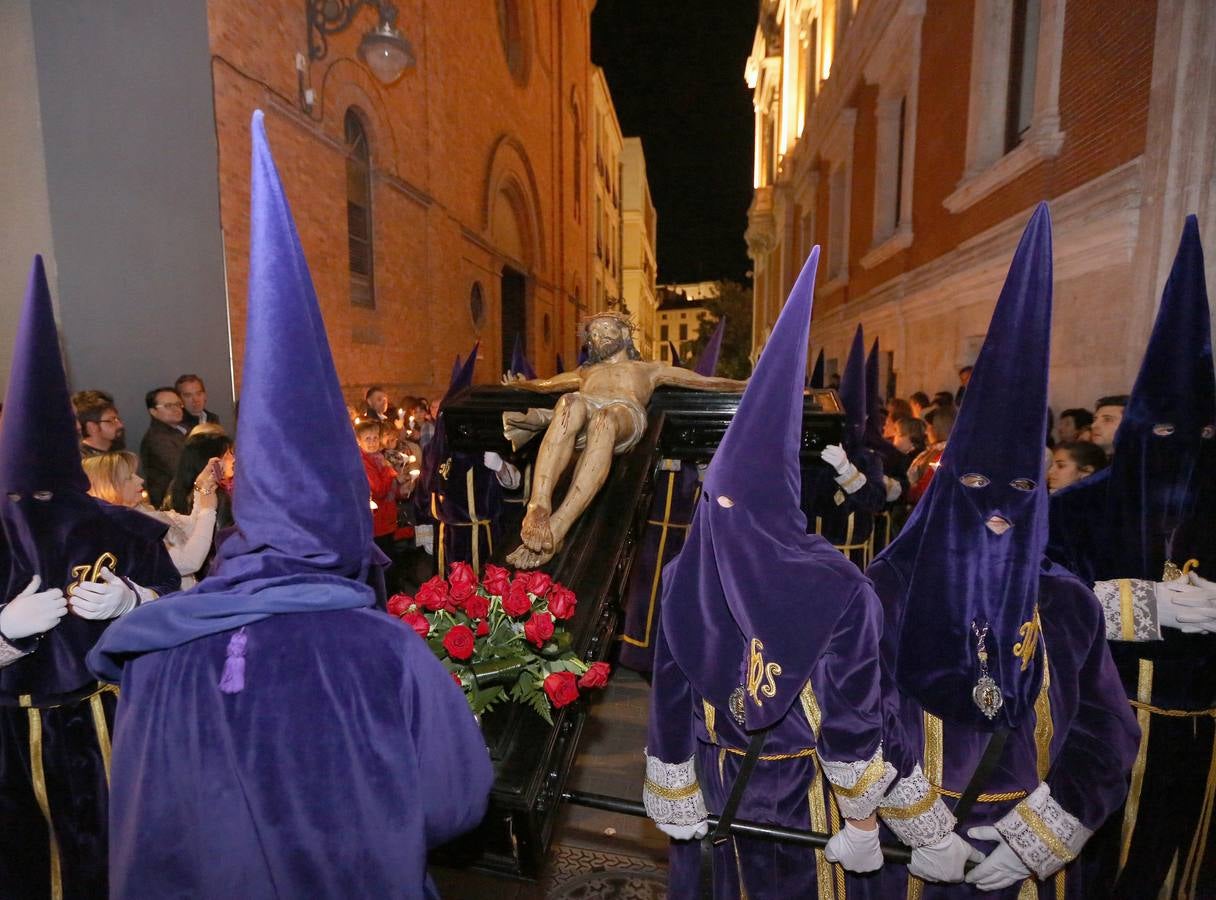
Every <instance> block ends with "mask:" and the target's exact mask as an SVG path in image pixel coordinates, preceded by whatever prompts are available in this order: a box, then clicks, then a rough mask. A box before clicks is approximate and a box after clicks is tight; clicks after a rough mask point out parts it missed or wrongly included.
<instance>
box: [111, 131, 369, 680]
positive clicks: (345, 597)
mask: <svg viewBox="0 0 1216 900" xmlns="http://www.w3.org/2000/svg"><path fill="white" fill-rule="evenodd" d="M251 131H252V139H253V160H252V169H251V172H252V185H251V192H250V242H249V294H248V310H249V312H248V318H247V324H246V331H245V357H244V369H243V373H242V390H241V418H240V421H239V424H238V425H237V435H236V451H237V467H236V483H235V486H234V488H233V514H234V517H235V519H236V531H235V532H234V533H233V534H232V535H231V536H230V537H228V538H227V539H226V540H225V541H224V542H223V543H222V544H221V545H220V547H219V551H218V553H217V555H216V561H215V564H214V566H213V567H212V569H211V574H209V575H208V576H207V577H206V578H205V579H203V580H202V581H201V582H199V584H197V585H196V586H195V587H194V588H192V589H191V590H189V591H186V592H184V593H183V594H181V595H178V596H176V597H175V598H174V599H173V600H172V602H159V603H153V604H149V605H147V606H143V607H140V608H139V609H137V610H135V611H134V612H132V613H130V614H129V615H127V616H125V617H124V618H123V619H121V620H120V621H119V622H117V623H116V624H115V625H114V626H112V627H111V628H110V629H109V630H108V631H107V632H106V634H105V636H104V638H103V640H102V641H100V642H99V643H98V645H97V646H96V647H95V648H94V650H93V652H92V653H91V654H90V655H89V665H90V667H91V668H92V669H93V670H94V671H95V672H97V673H98V674H99V675H100V676H101V677H104V678H110V679H114V678H116V677H117V675H118V674H119V670H120V669H121V666H122V661H123V659H125V658H126V657H129V656H132V655H137V654H139V653H145V652H149V651H152V650H160V649H165V648H167V647H174V646H178V645H180V644H182V643H185V642H187V641H189V640H194V639H195V638H198V637H202V636H204V635H206V634H215V633H218V632H221V631H228V630H231V629H234V628H239V627H240V626H242V625H245V624H248V623H250V622H255V621H258V620H260V619H264V618H267V617H269V616H271V615H276V614H279V613H290V612H314V611H320V610H329V609H351V608H356V607H364V606H371V605H372V604H373V602H374V599H375V598H374V595H373V591H372V588H371V587H370V586H368V585H367V584H366V583H364V579H366V578H367V577H368V574H369V572H370V569H371V565H372V562H373V559H376V558H378V557H375V556H374V547H375V545H374V544H373V543H372V529H371V516H370V514H369V510H368V500H367V497H368V494H367V476H366V474H365V472H364V469H363V463H362V461H361V459H360V456H359V448H358V445H357V444H356V443H355V439H354V434H353V433H352V431H351V427H350V422H349V420H348V419H347V416H346V407H345V403H344V401H343V397H342V391H341V389H340V387H339V383H338V375H337V371H336V370H335V368H334V362H333V357H332V355H331V354H330V349H329V342H328V339H327V338H326V334H325V324H324V322H323V321H322V319H321V310H320V306H319V305H318V303H317V296H316V292H315V291H314V289H313V285H312V278H311V277H310V275H309V272H308V264H307V262H306V260H305V259H304V252H303V249H302V248H301V246H300V239H299V235H298V234H297V233H296V228H295V223H294V221H293V220H292V215H291V209H290V207H289V206H288V203H287V196H286V194H285V192H284V190H283V185H282V184H281V183H280V181H279V175H278V171H277V170H276V168H275V164H274V159H273V157H272V156H271V153H270V146H269V143H268V142H267V139H266V131H265V124H264V122H263V116H262V112H261V110H257V111H255V112H254V114H253V121H252V124H251ZM284 405H286V406H287V407H289V408H297V409H299V408H308V409H309V410H310V411H311V412H310V417H309V426H308V428H307V429H304V430H303V431H301V430H300V429H299V428H298V427H297V426H296V423H294V422H293V421H292V420H291V419H290V418H287V417H284V416H283V415H282V410H283V408H284ZM250 652H255V651H254V648H252V647H251V648H250Z"/></svg>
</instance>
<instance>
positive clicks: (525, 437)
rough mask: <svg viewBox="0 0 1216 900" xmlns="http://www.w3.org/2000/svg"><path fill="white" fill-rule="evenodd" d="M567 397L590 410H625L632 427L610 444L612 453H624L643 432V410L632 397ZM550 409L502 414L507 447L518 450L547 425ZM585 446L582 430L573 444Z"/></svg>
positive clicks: (644, 415)
mask: <svg viewBox="0 0 1216 900" xmlns="http://www.w3.org/2000/svg"><path fill="white" fill-rule="evenodd" d="M568 396H574V397H578V398H579V399H580V400H582V401H583V402H584V403H586V404H587V406H588V407H589V408H590V409H592V410H600V409H610V408H611V407H613V406H620V407H624V409H625V411H626V412H628V413H629V420H630V424H631V425H632V426H633V427H632V428H631V429H630V430H629V431H628V432H626V433H625V434H622V435H620V436H619V437H618V439H617V442H616V444H614V445H613V447H612V453H613V455H614V456H620V455H621V454H622V453H627V452H629V451H630V450H632V449H633V448H634V447H635V446H636V445H637V442H638V441H640V440H641V439H642V435H644V434H645V433H646V410H645V409H643V408H642V406H641V405H640V404H639V403H637V401H635V400H630V399H628V398H625V397H595V396H592V395H588V394H583V393H575V394H571V395H568ZM553 416H554V411H553V410H551V409H536V408H533V409H529V410H527V412H523V413H521V412H518V411H515V410H512V411H509V412H505V413H503V414H502V426H503V436H504V437H506V439H507V440H508V441H510V442H511V448H512V449H513V450H518V449H519V448H520V447H522V446H523V445H524V444H526V443H528V441H530V440H532V438H534V437H536V435H537V434H538V433H540V432H541V431H544V430H545V429H546V428H548V427H549V423H550V422H552V421H553ZM586 445H587V432H586V429H584V430H583V431H581V432H580V433H579V436H578V438H577V440H575V442H574V446H575V447H577V448H578V449H579V450H582V449H583V448H584V447H585V446H586Z"/></svg>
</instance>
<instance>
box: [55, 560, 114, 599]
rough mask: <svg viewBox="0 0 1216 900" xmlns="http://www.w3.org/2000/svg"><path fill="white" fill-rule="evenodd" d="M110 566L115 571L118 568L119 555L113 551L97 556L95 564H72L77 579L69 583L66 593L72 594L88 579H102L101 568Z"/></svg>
mask: <svg viewBox="0 0 1216 900" xmlns="http://www.w3.org/2000/svg"><path fill="white" fill-rule="evenodd" d="M106 568H108V569H109V570H110V571H111V572H113V571H114V570H115V569H116V568H118V557H117V556H115V555H114V554H113V553H109V552H106V553H103V554H101V556H99V557H97V562H95V563H93V565H91V566H89V565H84V566H72V574H73V575H75V576H76V580H75V581H73V582H72V583H71V584H69V585H68V589H67V591H66V593H68V594H70V593H72V591H73V590H75V589H76V588H78V587H80V586H81V585H82V584H84V583H85V582H86V581H101V570H102V569H106Z"/></svg>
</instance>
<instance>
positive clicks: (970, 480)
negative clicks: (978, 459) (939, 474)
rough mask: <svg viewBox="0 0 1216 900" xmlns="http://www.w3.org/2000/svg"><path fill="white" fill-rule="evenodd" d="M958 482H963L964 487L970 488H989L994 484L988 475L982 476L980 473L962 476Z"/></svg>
mask: <svg viewBox="0 0 1216 900" xmlns="http://www.w3.org/2000/svg"><path fill="white" fill-rule="evenodd" d="M958 480H959V481H960V482H962V484H963V486H964V487H969V488H982V487H988V485H989V484H991V483H992V482H991V481H990V480H989V479H988V476H987V475H981V474H979V473H978V472H969V473H968V474H966V475H962V476H960V477H959V479H958Z"/></svg>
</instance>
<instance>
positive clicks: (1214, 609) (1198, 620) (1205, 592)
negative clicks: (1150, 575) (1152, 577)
mask: <svg viewBox="0 0 1216 900" xmlns="http://www.w3.org/2000/svg"><path fill="white" fill-rule="evenodd" d="M1153 588H1154V593H1155V594H1156V595H1157V618H1158V619H1159V620H1160V622H1161V624H1162V625H1164V626H1165V627H1167V628H1179V629H1181V630H1182V631H1186V632H1189V633H1192V634H1194V633H1201V632H1205V631H1207V632H1216V584H1213V583H1212V582H1211V581H1207V580H1206V579H1203V578H1200V577H1199V576H1198V575H1196V574H1195V573H1194V572H1191V573H1189V574H1188V575H1187V576H1186V578H1179V579H1177V580H1175V581H1162V582H1158V583H1157V584H1155V585H1154V586H1153Z"/></svg>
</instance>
